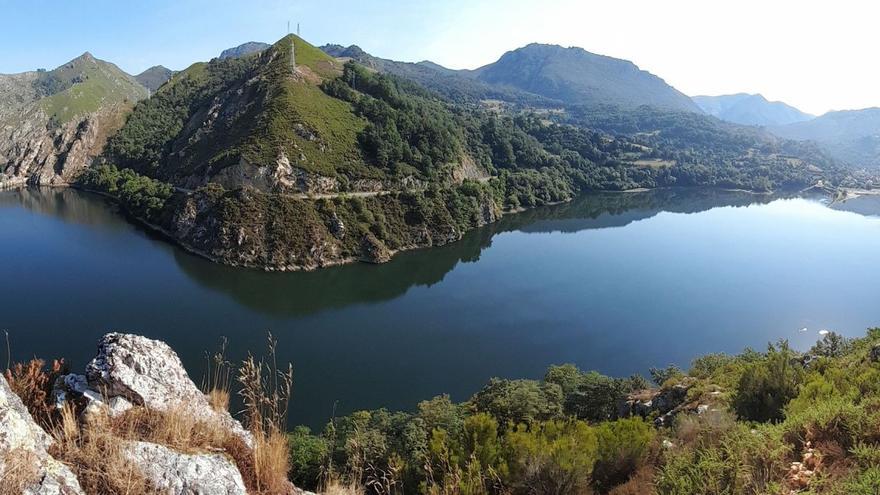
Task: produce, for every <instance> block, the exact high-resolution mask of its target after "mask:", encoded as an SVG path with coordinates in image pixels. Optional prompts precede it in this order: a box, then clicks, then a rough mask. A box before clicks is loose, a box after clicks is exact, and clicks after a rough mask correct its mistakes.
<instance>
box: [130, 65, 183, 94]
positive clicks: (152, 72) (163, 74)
mask: <svg viewBox="0 0 880 495" xmlns="http://www.w3.org/2000/svg"><path fill="white" fill-rule="evenodd" d="M173 75H174V71H173V70H171V69H169V68H167V67H163V66H161V65H156V66H153V67H150V68H149V69H147V70H145V71H143V72H141V73H140V74H138V75H136V76H134V79H135V81H137V82H138V83H140V85H141V86H143V87H145V88H147V89H149V90H150V92H151V93H152V92H155V91H156V90H157V89H159V87H160V86H162V85H163V84H165V83H166V82H167V81H168V80H169V79H171V76H173Z"/></svg>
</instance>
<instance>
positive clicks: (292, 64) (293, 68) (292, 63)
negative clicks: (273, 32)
mask: <svg viewBox="0 0 880 495" xmlns="http://www.w3.org/2000/svg"><path fill="white" fill-rule="evenodd" d="M296 30H297V32H298V31H299V23H297V25H296ZM287 36H288V37H290V21H287ZM290 74H291V75H294V74H296V45H295V44H294V42H293V38H290Z"/></svg>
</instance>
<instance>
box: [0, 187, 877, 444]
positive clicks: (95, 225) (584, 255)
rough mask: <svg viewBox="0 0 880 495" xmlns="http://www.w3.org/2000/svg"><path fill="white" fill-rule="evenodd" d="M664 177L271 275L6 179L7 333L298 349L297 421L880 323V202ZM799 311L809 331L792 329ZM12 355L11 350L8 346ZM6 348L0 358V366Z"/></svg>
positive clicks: (802, 341) (62, 340)
mask: <svg viewBox="0 0 880 495" xmlns="http://www.w3.org/2000/svg"><path fill="white" fill-rule="evenodd" d="M871 205H872V203H871V200H867V201H865V202H864V203H856V204H855V206H853V207H851V208H850V207H848V206H847V205H844V208H848V209H851V210H854V211H841V210H838V209H832V208H828V207H827V206H825V205H824V204H822V202H820V201H819V200H816V199H802V198H797V199H778V198H770V197H762V196H753V195H748V194H740V193H723V192H710V191H683V190H667V191H656V192H651V193H644V194H643V193H638V194H617V195H610V194H607V195H591V196H586V197H584V198H581V199H579V200H577V201H575V202H573V203H570V204H566V205H560V206H557V207H551V208H544V209H539V210H534V211H529V212H526V213H523V214H519V215H513V216H509V217H506V218H505V219H504V220H503V221H502V222H500V223H499V224H496V225H493V226H490V227H487V228H484V229H480V230H477V231H474V232H472V233H471V234H469V235H467V236H466V237H465V239H464V240H462V241H461V242H459V243H456V244H453V245H450V246H447V247H443V248H437V249H428V250H420V251H415V252H410V253H404V254H402V255H400V256H398V257H397V258H395V259H394V260H393V261H392V262H391V263H388V264H385V265H380V266H373V265H365V264H355V265H349V266H344V267H337V268H331V269H326V270H321V271H317V272H312V273H290V274H268V273H262V272H257V271H251V270H245V269H235V268H228V267H223V266H220V265H215V264H212V263H209V262H207V261H205V260H202V259H200V258H197V257H195V256H192V255H190V254H187V253H185V252H183V251H182V250H180V249H178V248H175V247H173V246H172V245H170V244H168V243H166V242H164V241H162V240H161V239H158V238H156V237H155V236H153V235H151V234H149V233H147V232H145V231H143V230H142V229H140V228H138V227H135V226H133V225H131V224H129V223H127V222H126V221H125V220H124V219H123V218H122V217H121V216H120V215H119V214H117V213H116V212H115V211H114V209H113V207H112V206H110V205H108V203H107V202H106V201H105V200H104V199H102V198H98V197H94V196H91V195H87V194H85V193H80V192H77V191H72V190H60V191H53V190H23V191H7V192H2V193H0V270H2V276H0V329H8V330H9V333H10V339H11V344H12V354H13V359H18V360H22V359H27V358H29V357H31V356H33V355H35V354H36V355H39V356H41V357H46V358H51V357H56V356H65V357H66V358H67V359H68V360H69V361H72V362H73V366H74V369H81V368H82V367H83V366H84V365H85V363H86V362H87V361H88V360H89V359H90V358H91V357H92V356H93V355H94V352H95V344H96V342H97V339H98V338H99V336H100V335H102V334H103V333H105V332H107V331H110V330H124V331H130V332H136V333H140V334H144V335H147V336H150V337H154V338H159V339H163V340H165V341H167V342H168V343H169V344H171V346H172V347H174V348H175V350H176V351H177V352H178V353H179V354H180V355H181V358H182V359H183V360H184V363H185V364H186V365H187V367H188V369H189V371H190V374H191V375H192V376H193V377H194V378H195V379H196V381H199V379H200V377H201V375H202V373H203V368H204V355H205V351H206V350H212V349H214V348H215V347H216V345H217V343H218V342H219V341H220V339H221V337H222V336H226V337H228V338H229V342H230V346H231V352H230V354H231V356H230V357H232V358H233V359H236V360H238V359H241V358H242V357H243V356H244V355H245V353H246V351H247V350H249V349H250V350H254V351H257V352H260V351H261V350H262V349H263V348H264V342H265V335H266V331H267V330H271V331H272V332H273V333H274V334H275V335H276V336H277V337H278V339H279V341H280V344H279V358H280V359H282V360H283V361H292V362H293V363H294V368H295V374H296V378H295V393H294V403H293V406H292V418H291V422H292V423H306V424H310V425H312V426H316V427H319V426H321V425H323V423H324V422H326V421H327V419H328V418H329V417H330V415H331V413H332V411H333V410H334V404H337V406H336V411H337V414H344V413H347V412H350V411H352V410H354V409H363V408H377V407H383V406H384V407H389V408H392V409H410V408H412V407H413V406H414V405H415V403H416V402H417V401H419V400H422V399H426V398H430V397H432V396H434V395H437V394H440V393H450V394H451V395H452V396H453V398H454V399H456V400H464V399H466V398H467V397H468V396H469V395H470V394H472V393H473V392H475V391H476V390H478V389H479V387H480V386H481V385H482V384H483V383H485V381H486V380H487V379H488V378H489V377H492V376H503V377H510V378H515V377H529V378H538V377H540V376H541V375H542V373H543V371H544V370H545V369H546V367H547V366H548V365H550V364H554V363H564V362H572V363H576V364H577V365H579V366H580V367H581V368H584V369H595V370H598V371H600V372H602V373H606V374H610V375H619V376H622V375H629V374H631V373H637V372H645V370H647V368H649V367H650V366H661V365H666V364H669V363H675V364H678V365H681V366H686V365H687V364H688V363H689V362H690V360H691V359H692V358H693V357H695V356H697V355H699V354H703V353H707V352H722V351H723V352H738V351H740V350H742V349H743V348H744V347H746V346H752V347H757V348H761V347H763V346H764V345H766V343H767V342H768V341H775V340H776V339H778V338H788V339H790V340H791V341H792V342H793V343H794V344H795V345H796V346H798V347H801V348H806V347H808V346H809V345H810V344H811V343H812V342H813V341H814V340H815V339H816V337H817V332H818V331H819V330H820V329H832V330H836V331H838V332H840V333H843V334H846V335H851V336H856V335H861V334H863V333H864V330H865V328H866V327H868V326H876V325H880V304H878V293H880V290H878V289H880V259H878V258H880V218H878V217H876V216H872V213H880V205H877V204H873V207H872V206H871ZM802 328H806V329H807V330H806V331H801V329H802ZM4 361H5V359H4ZM2 364H4V365H5V362H4V363H2Z"/></svg>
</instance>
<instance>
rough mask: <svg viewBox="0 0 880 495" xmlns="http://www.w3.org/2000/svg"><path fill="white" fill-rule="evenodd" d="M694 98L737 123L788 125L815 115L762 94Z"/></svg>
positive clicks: (711, 111)
mask: <svg viewBox="0 0 880 495" xmlns="http://www.w3.org/2000/svg"><path fill="white" fill-rule="evenodd" d="M692 99H693V100H694V102H695V103H696V104H697V105H699V107H700V108H701V109H702V110H703V111H704V112H706V113H708V114H709V115H713V116H715V117H718V118H719V119H721V120H726V121H728V122H733V123H735V124H743V125H759V126H770V125H785V124H792V123H795V122H803V121H806V120H810V119H812V118H813V116H812V115H810V114H808V113H804V112H801V111H800V110H798V109H797V108H795V107H793V106H791V105H786V104H785V103H783V102H781V101H767V99H766V98H764V97H763V96H761V95H759V94H754V95H753V94H747V93H738V94H735V95H722V96H694V97H693V98H692Z"/></svg>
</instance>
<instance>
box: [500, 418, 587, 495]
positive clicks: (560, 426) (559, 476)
mask: <svg viewBox="0 0 880 495" xmlns="http://www.w3.org/2000/svg"><path fill="white" fill-rule="evenodd" d="M505 441H506V450H507V458H508V465H509V468H510V476H509V484H510V487H511V488H512V489H513V491H514V493H528V494H559V495H563V494H579V493H587V492H588V490H589V484H590V477H591V474H592V472H593V465H594V464H595V463H596V459H597V451H598V441H597V439H596V432H595V431H594V430H593V429H592V428H591V427H590V426H588V425H587V424H586V423H584V422H582V421H548V422H544V423H540V424H536V425H533V427H532V428H531V429H530V430H529V429H526V428H525V427H523V426H519V427H517V428H515V429H514V430H513V431H511V432H509V433H508V434H507V437H506V439H505Z"/></svg>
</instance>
